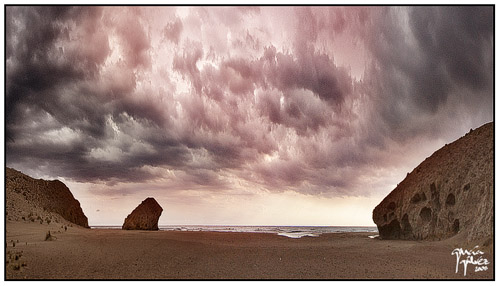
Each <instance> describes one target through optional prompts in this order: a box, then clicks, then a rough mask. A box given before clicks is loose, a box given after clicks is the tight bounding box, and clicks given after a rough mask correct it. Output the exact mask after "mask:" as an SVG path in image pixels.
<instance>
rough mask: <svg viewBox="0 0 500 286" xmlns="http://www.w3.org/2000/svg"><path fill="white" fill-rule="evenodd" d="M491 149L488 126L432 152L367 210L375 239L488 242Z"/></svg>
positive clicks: (489, 234)
mask: <svg viewBox="0 0 500 286" xmlns="http://www.w3.org/2000/svg"><path fill="white" fill-rule="evenodd" d="M493 149H494V145H493V123H488V124H485V125H483V126H482V127H480V128H478V129H476V130H474V131H472V130H471V132H469V133H468V134H466V135H465V136H463V137H462V138H460V139H458V140H456V141H455V142H453V143H451V144H447V145H445V146H444V147H443V148H441V149H439V150H438V151H436V152H435V153H434V154H432V156H430V157H429V158H427V159H426V160H425V161H424V162H422V163H421V164H420V165H419V166H418V167H417V168H415V170H413V171H412V172H411V173H410V174H408V176H407V177H406V178H405V179H404V180H403V181H402V182H401V183H400V184H399V185H398V186H397V187H396V188H395V189H394V190H393V191H392V192H391V193H390V194H389V195H388V196H387V197H386V198H385V199H384V200H383V201H382V202H381V203H380V204H379V205H378V206H377V207H375V209H374V210H373V221H374V222H375V224H377V227H378V230H379V234H380V237H381V238H384V239H428V240H440V239H446V238H449V237H457V239H460V240H461V241H466V242H473V241H474V242H479V243H482V242H486V243H491V241H492V239H491V238H492V233H493V219H494V213H493V158H494V157H493V156H494V154H493V151H494V150H493Z"/></svg>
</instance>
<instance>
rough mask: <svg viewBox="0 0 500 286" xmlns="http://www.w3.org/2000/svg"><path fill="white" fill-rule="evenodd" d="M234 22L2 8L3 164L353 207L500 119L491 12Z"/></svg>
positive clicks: (254, 12) (336, 11)
mask: <svg viewBox="0 0 500 286" xmlns="http://www.w3.org/2000/svg"><path fill="white" fill-rule="evenodd" d="M322 8H323V7H322ZM228 9H229V8H227V9H222V8H221V9H218V8H213V9H210V8H199V9H198V8H196V9H192V11H189V13H188V15H187V16H181V14H182V13H179V14H176V13H175V12H174V11H169V16H168V17H165V18H163V17H160V19H157V18H154V17H153V16H154V14H153V13H152V10H147V9H141V8H140V7H134V8H129V7H112V8H110V7H107V8H88V7H79V8H74V7H69V8H65V9H62V8H55V7H35V8H33V7H8V8H7V13H6V29H7V34H6V49H7V50H6V54H7V59H6V69H7V82H6V91H7V93H6V115H5V116H6V134H7V139H8V140H9V141H8V142H7V152H6V157H7V163H8V164H9V165H11V166H13V167H18V168H20V169H22V168H28V169H30V168H31V169H33V170H35V169H36V170H38V171H40V170H43V172H45V173H47V175H51V176H63V177H67V178H70V179H73V180H77V181H83V182H86V181H103V182H107V183H114V182H120V181H123V182H139V181H148V180H155V179H157V178H158V177H163V176H164V173H170V171H172V173H173V174H175V175H172V176H171V177H169V180H172V181H173V182H169V184H170V185H169V186H171V187H172V188H177V189H182V188H183V186H186V187H188V186H189V188H196V186H203V187H207V188H212V189H219V188H220V189H223V188H224V189H228V188H231V184H230V183H228V181H226V180H225V179H224V178H226V179H227V178H231V180H235V181H237V180H243V181H245V182H246V183H248V184H250V185H254V186H255V187H256V188H258V189H266V190H270V191H282V190H294V191H297V192H302V193H307V194H330V195H349V194H353V195H358V194H366V193H369V192H370V191H369V190H367V188H366V187H363V186H361V187H360V185H361V182H365V181H368V182H369V181H370V178H372V177H380V175H379V174H378V172H379V171H378V170H380V169H382V170H383V169H384V168H390V167H391V166H393V165H394V164H396V163H394V162H401V161H403V158H401V155H400V154H405V152H404V150H406V151H407V152H406V153H411V152H410V151H411V150H414V149H415V148H417V147H420V146H415V145H416V144H414V143H411V142H420V141H419V140H421V139H422V138H432V140H438V139H439V140H449V139H450V138H456V136H458V135H461V133H462V131H463V130H468V129H469V128H471V127H477V126H478V124H480V123H484V122H485V121H487V120H491V118H492V110H491V105H492V84H493V78H492V74H493V73H492V71H493V67H492V66H493V62H492V57H493V52H492V42H493V35H492V29H493V22H492V9H491V8H490V7H373V8H365V7H329V8H324V9H316V8H309V7H296V8H293V9H292V8H283V11H282V12H283V13H276V10H272V9H271V8H269V9H271V10H268V9H267V8H255V7H253V8H241V9H240V8H238V9H234V11H233V10H231V11H229V10H228ZM269 11H271V12H272V13H271V12H269ZM232 12H234V13H232ZM148 13H150V14H148ZM266 13H268V14H269V13H271V14H272V15H273V17H271V18H266ZM159 16H163V15H161V13H160V15H159ZM159 16H158V15H157V17H159ZM195 16H196V17H195ZM275 16H276V17H275ZM261 22H262V23H261ZM158 23H161V24H160V25H156V24H158ZM274 24H276V27H275V26H274ZM155 25H156V26H155ZM282 28H283V29H282ZM346 39H347V40H349V41H348V42H347V43H339V41H344V40H346ZM344 45H345V46H344ZM358 46H361V47H362V48H360V49H359V50H361V51H362V52H363V54H359V55H358V54H355V53H356V52H357V51H358V50H356V51H351V50H350V49H351V48H356V47H358ZM337 51H339V52H338V53H339V55H337V54H336V52H337ZM342 56H344V57H346V58H349V59H355V60H357V58H363V59H362V60H360V62H362V61H364V62H365V65H366V69H365V73H364V76H363V77H361V78H360V79H354V76H353V75H351V71H350V70H349V67H347V66H344V65H341V64H340V62H342V61H341V60H342ZM457 122H460V124H457ZM456 125H460V126H458V127H457V126H456ZM462 129H463V130H462ZM436 138H437V139H436ZM429 140H430V139H429ZM405 148H406V149H405ZM394 150H399V151H401V150H403V151H401V153H400V154H396V152H395V151H394ZM33 166H37V167H33ZM157 167H158V168H157ZM153 169H154V170H156V171H152V170H153ZM157 169H160V170H163V171H158V170H157ZM166 170H168V172H167V171H166ZM235 177H236V178H235ZM360 178H361V179H360ZM366 178H368V179H366ZM361 180H365V181H361ZM175 182H177V183H175Z"/></svg>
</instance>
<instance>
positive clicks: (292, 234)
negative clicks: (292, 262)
mask: <svg viewBox="0 0 500 286" xmlns="http://www.w3.org/2000/svg"><path fill="white" fill-rule="evenodd" d="M91 228H93V229H121V226H91ZM158 228H159V229H160V231H217V232H254V233H274V234H277V235H281V236H286V237H289V238H301V237H305V236H319V235H321V234H323V233H342V232H372V233H378V230H377V227H376V226H234V225H230V226H228V225H160V226H158ZM377 236H378V235H376V234H374V235H371V236H370V237H371V238H375V237H377Z"/></svg>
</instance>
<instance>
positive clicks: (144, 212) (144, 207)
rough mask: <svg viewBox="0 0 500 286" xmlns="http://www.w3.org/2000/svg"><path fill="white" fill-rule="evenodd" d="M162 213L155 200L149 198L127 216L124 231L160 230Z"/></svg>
mask: <svg viewBox="0 0 500 286" xmlns="http://www.w3.org/2000/svg"><path fill="white" fill-rule="evenodd" d="M162 212H163V209H162V208H161V206H160V205H159V204H158V202H156V200H155V199H153V198H147V199H145V200H144V201H142V203H141V204H140V205H139V206H137V207H136V208H135V209H134V210H133V211H132V213H130V214H129V215H128V216H127V218H126V219H125V222H124V223H123V226H122V229H140V230H158V220H159V219H160V215H161V213H162Z"/></svg>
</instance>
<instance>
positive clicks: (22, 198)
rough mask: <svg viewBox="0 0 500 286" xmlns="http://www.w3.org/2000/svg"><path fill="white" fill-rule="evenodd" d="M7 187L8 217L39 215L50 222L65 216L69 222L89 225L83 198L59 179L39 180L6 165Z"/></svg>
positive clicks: (44, 220)
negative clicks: (78, 198) (79, 197)
mask: <svg viewBox="0 0 500 286" xmlns="http://www.w3.org/2000/svg"><path fill="white" fill-rule="evenodd" d="M5 189H6V212H7V219H8V220H20V219H21V218H22V219H24V220H25V221H29V220H30V219H32V220H33V221H35V219H37V220H39V221H41V222H42V223H50V222H51V221H52V220H54V219H56V218H57V217H61V218H62V219H64V220H67V221H68V222H71V223H74V224H77V225H80V226H83V227H89V224H88V219H87V217H86V216H85V214H84V213H83V210H82V208H81V207H80V202H78V200H76V199H75V198H74V197H73V194H72V193H71V191H70V190H69V189H68V187H66V185H65V184H64V183H62V182H61V181H59V180H54V181H46V180H42V179H38V180H37V179H33V178H31V177H30V176H27V175H25V174H23V173H21V172H19V171H17V170H14V169H11V168H5ZM51 218H52V220H51Z"/></svg>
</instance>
